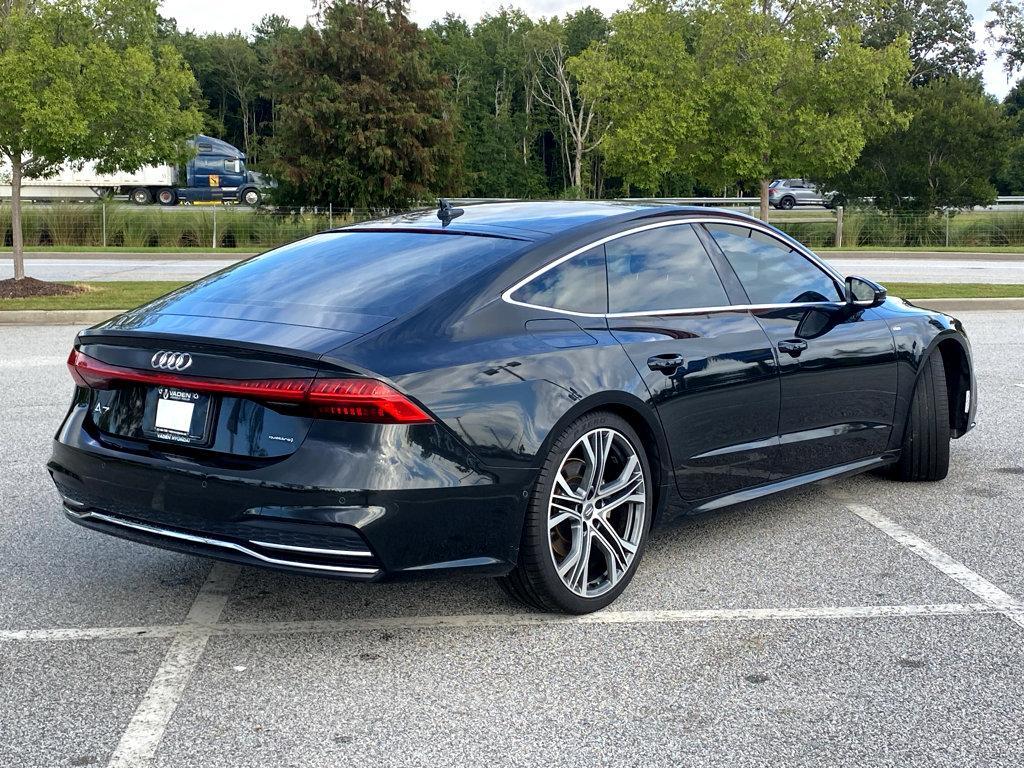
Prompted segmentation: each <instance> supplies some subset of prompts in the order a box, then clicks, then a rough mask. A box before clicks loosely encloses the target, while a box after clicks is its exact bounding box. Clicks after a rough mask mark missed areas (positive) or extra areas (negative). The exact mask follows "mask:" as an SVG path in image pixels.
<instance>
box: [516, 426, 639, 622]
mask: <svg viewBox="0 0 1024 769" xmlns="http://www.w3.org/2000/svg"><path fill="white" fill-rule="evenodd" d="M595 430H612V431H614V432H616V433H618V434H619V435H620V436H621V437H622V438H624V439H625V441H627V442H628V445H629V447H630V448H632V449H633V450H634V452H635V456H636V457H637V459H638V460H639V466H640V470H641V472H642V473H643V485H644V499H645V502H644V507H643V520H642V521H639V522H637V523H635V526H636V528H633V529H632V530H633V531H634V532H638V539H637V540H636V550H635V553H634V554H633V556H632V561H630V562H629V563H628V566H627V567H626V568H625V569H623V570H621V571H620V574H619V576H618V577H617V579H618V581H617V582H614V584H613V585H612V586H611V587H610V588H608V589H607V590H606V591H605V592H603V593H601V594H600V595H596V596H594V597H586V596H584V595H580V594H577V593H575V592H573V591H572V590H571V589H570V588H569V587H568V586H567V585H566V584H565V583H564V582H563V581H562V578H561V577H559V575H558V571H557V570H556V566H555V556H554V555H553V549H554V547H555V546H554V545H553V544H552V539H553V535H552V532H554V531H555V529H554V528H549V519H548V514H549V504H550V503H551V495H552V490H553V488H554V486H555V476H556V475H557V474H558V473H559V472H560V471H561V469H562V466H563V462H565V461H566V460H567V458H568V456H569V454H570V452H571V451H572V450H573V447H574V446H577V445H578V442H579V441H580V440H581V439H583V438H584V436H587V435H588V434H590V433H592V432H593V431H595ZM630 461H631V460H630ZM636 496H639V494H637V495H636ZM653 499H654V497H653V477H652V475H651V468H650V462H649V460H648V458H647V452H646V450H645V448H644V445H643V443H642V441H641V440H640V437H639V436H638V435H637V434H636V431H635V430H633V428H632V427H630V425H629V423H628V422H626V421H625V420H624V419H622V418H621V417H619V416H617V415H616V414H612V413H610V412H606V411H595V412H592V413H590V414H585V415H584V416H582V417H580V418H579V419H577V420H576V421H575V422H573V423H572V424H571V425H569V426H568V427H567V428H566V429H565V431H564V432H563V433H562V434H561V435H560V436H559V437H558V438H557V439H556V440H555V442H554V443H553V444H552V446H551V449H550V451H549V452H548V456H547V458H546V459H545V461H544V465H543V466H542V467H541V469H540V472H539V474H538V477H537V482H536V485H535V487H534V490H533V494H532V496H531V498H530V502H529V504H528V506H527V511H526V521H525V523H524V526H523V536H522V542H521V544H520V548H519V562H518V564H517V565H516V568H515V569H514V570H513V571H512V572H511V573H510V574H509V575H508V576H506V577H501V578H500V579H499V582H500V583H501V586H502V588H503V589H504V590H505V591H506V592H507V593H509V594H510V595H511V596H513V597H514V598H516V599H517V600H519V601H522V602H523V603H525V604H528V605H530V606H532V607H534V608H536V609H540V610H541V611H549V612H564V613H568V614H587V613H589V612H593V611H597V610H599V609H603V608H604V607H605V606H607V605H608V604H610V603H611V602H612V601H614V600H615V599H616V598H618V596H619V595H620V594H621V593H622V591H623V590H625V589H626V587H627V586H628V585H629V583H630V581H631V580H632V578H633V575H634V574H635V573H636V570H637V567H638V566H639V565H640V560H641V558H642V556H643V552H644V549H645V548H646V545H647V537H648V534H649V533H650V527H651V518H652V516H653V514H654V507H653ZM606 509H607V510H612V509H621V508H614V506H613V505H608V506H607V507H606ZM598 515H601V513H600V512H598V513H593V517H594V518H597V517H598ZM588 525H589V524H587V523H583V524H582V526H583V528H586V527H587V526H588ZM594 541H596V540H594ZM594 552H595V553H597V558H600V557H601V555H600V552H599V551H594ZM587 573H588V576H589V571H588V572H587ZM609 581H610V580H609ZM584 592H586V588H584Z"/></svg>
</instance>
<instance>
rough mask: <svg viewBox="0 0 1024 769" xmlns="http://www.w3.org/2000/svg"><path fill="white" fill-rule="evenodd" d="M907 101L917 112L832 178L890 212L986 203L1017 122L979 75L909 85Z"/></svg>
mask: <svg viewBox="0 0 1024 769" xmlns="http://www.w3.org/2000/svg"><path fill="white" fill-rule="evenodd" d="M900 102H901V103H900V106H901V107H902V108H903V109H905V110H907V111H908V112H910V113H911V114H912V115H913V117H912V118H911V121H910V123H909V124H908V125H907V126H906V127H905V128H901V129H899V130H897V131H894V132H892V133H890V134H887V135H886V136H884V137H881V138H879V139H878V140H876V141H873V142H872V143H871V144H870V146H869V147H867V148H866V149H865V150H864V156H863V157H862V158H861V161H860V162H859V163H858V164H857V166H856V167H855V168H854V169H853V170H852V171H851V172H850V173H849V174H847V175H845V176H843V177H840V178H837V179H835V180H833V183H834V185H835V187H836V188H837V189H839V190H841V191H842V192H843V193H844V194H846V195H848V196H850V197H868V196H870V197H873V198H874V200H875V203H876V205H878V206H879V207H880V208H883V209H888V210H906V209H909V210H913V211H929V210H934V209H938V208H944V207H956V208H964V207H970V206H978V205H987V204H990V203H992V201H994V200H995V197H996V189H995V187H994V186H993V185H992V181H991V180H992V178H993V177H994V176H995V175H996V174H997V172H998V171H999V170H1000V167H1001V166H1002V164H1003V162H1004V159H1005V158H1006V157H1007V154H1008V153H1009V149H1010V142H1011V133H1010V127H1011V123H1010V121H1009V120H1008V119H1007V118H1006V117H1005V116H1004V115H1003V113H1002V110H1001V109H1000V107H999V104H998V103H997V102H996V101H995V99H993V98H992V97H991V96H989V95H988V94H986V93H985V91H984V88H983V87H982V85H981V83H980V81H979V80H978V79H976V78H974V79H963V78H944V79H941V80H933V81H932V82H930V83H928V84H926V85H924V86H921V87H920V88H914V89H907V90H906V91H905V93H904V94H903V95H902V96H901V97H900Z"/></svg>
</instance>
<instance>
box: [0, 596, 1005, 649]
mask: <svg viewBox="0 0 1024 769" xmlns="http://www.w3.org/2000/svg"><path fill="white" fill-rule="evenodd" d="M1000 611H1001V609H997V608H995V607H993V606H992V605H990V604H988V603H942V604H910V605H905V606H806V607H795V608H759V609H681V610H664V611H607V610H606V611H600V612H597V613H595V614H585V615H582V616H564V615H560V614H499V613H495V614H454V615H441V616H432V617H429V616H428V617H422V616H418V617H377V618H374V619H347V620H310V621H305V622H304V621H289V622H251V623H247V622H232V623H212V624H191V625H152V626H149V627H98V628H54V629H50V630H4V631H0V641H106V640H113V639H124V638H168V637H173V636H179V637H185V636H204V637H205V636H211V635H213V636H241V635H287V634H295V633H344V632H349V631H358V632H365V631H372V630H430V629H434V628H436V629H446V628H447V629H460V628H464V629H471V628H489V627H527V626H536V625H623V624H638V625H657V624H672V623H696V622H737V621H739V622H750V621H761V622H772V621H787V620H789V621H792V620H828V619H839V620H843V619H883V618H887V617H889V618H899V617H943V616H963V615H968V614H994V613H997V612H1000Z"/></svg>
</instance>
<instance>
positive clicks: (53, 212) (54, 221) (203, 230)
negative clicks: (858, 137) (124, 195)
mask: <svg viewBox="0 0 1024 769" xmlns="http://www.w3.org/2000/svg"><path fill="white" fill-rule="evenodd" d="M467 202H468V201H467ZM701 202H706V203H709V204H714V203H715V202H716V201H712V200H708V199H704V200H702V201H701ZM718 204H719V205H721V202H718ZM741 210H748V209H747V206H743V207H742V208H741ZM22 211H23V213H22V222H23V232H24V238H25V245H26V247H28V248H37V247H50V248H53V249H55V250H59V249H60V248H70V249H87V248H106V247H121V248H126V249H131V248H139V249H147V248H148V249H167V250H178V249H195V250H197V251H198V250H204V251H210V250H218V249H239V250H242V251H248V252H251V251H261V250H265V249H268V248H272V247H274V246H279V245H282V244H284V243H289V242H291V241H294V240H298V239H299V238H303V237H306V236H308V235H312V234H314V233H316V232H320V231H322V230H325V229H328V228H330V227H338V226H343V225H345V224H350V223H353V222H359V221H365V220H367V219H374V218H377V217H381V216H385V215H387V214H388V213H389V212H388V211H383V210H367V209H353V208H339V207H334V206H328V207H327V208H288V209H286V208H260V209H251V208H246V207H241V206H180V207H175V208H159V207H139V206H133V205H130V204H125V203H102V202H100V203H94V204H77V203H76V204H72V203H56V204H25V205H24V206H23V208H22ZM752 212H753V213H756V209H753V211H752ZM769 219H770V221H771V223H772V224H774V225H775V226H777V227H779V228H780V229H782V230H784V231H785V232H787V233H789V234H790V235H792V236H793V237H794V238H796V239H797V240H799V241H801V242H803V243H806V244H807V245H808V246H810V247H812V248H821V247H829V246H843V247H846V248H850V247H858V246H860V247H874V248H880V249H886V248H906V247H915V246H916V247H924V248H927V247H944V246H949V247H952V248H963V249H970V248H972V247H992V246H1011V247H1012V246H1022V247H1024V210H1014V209H1010V210H1006V209H1002V210H1000V209H994V210H972V211H944V212H938V213H885V212H881V211H877V210H875V209H870V208H847V209H846V210H843V209H842V208H840V209H837V210H835V211H815V210H803V211H801V210H797V211H785V212H784V211H772V212H771V215H770V217H769ZM11 244H12V232H11V208H10V204H9V203H7V202H0V247H6V248H10V246H11Z"/></svg>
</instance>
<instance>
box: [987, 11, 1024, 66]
mask: <svg viewBox="0 0 1024 769" xmlns="http://www.w3.org/2000/svg"><path fill="white" fill-rule="evenodd" d="M989 11H990V12H991V13H992V18H991V19H990V20H989V21H987V22H986V23H985V27H986V28H987V29H988V32H989V35H990V36H991V38H992V41H993V42H994V43H995V44H996V55H997V56H998V57H999V58H1001V59H1002V60H1003V69H1004V70H1005V71H1006V74H1007V75H1012V74H1013V73H1014V72H1017V71H1018V70H1020V69H1024V6H1022V5H1021V4H1020V2H1019V1H1018V0H995V2H993V3H992V5H991V6H990V7H989Z"/></svg>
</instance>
